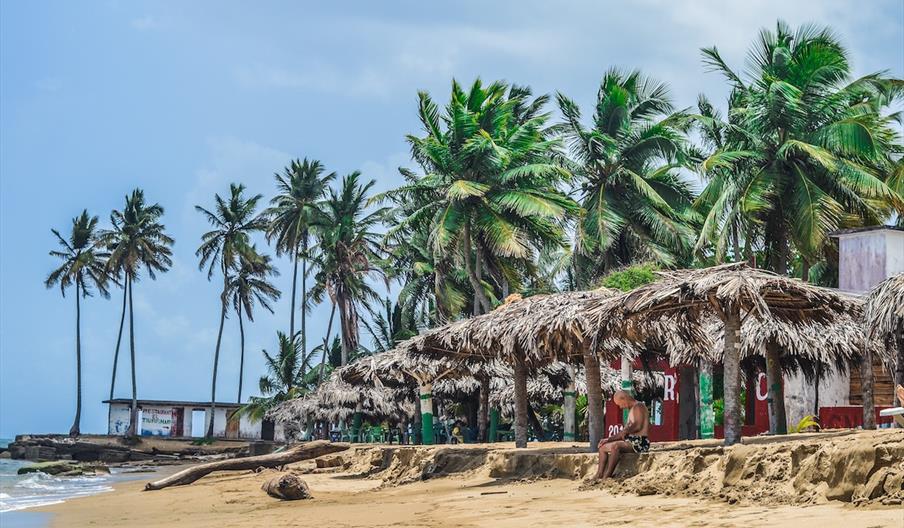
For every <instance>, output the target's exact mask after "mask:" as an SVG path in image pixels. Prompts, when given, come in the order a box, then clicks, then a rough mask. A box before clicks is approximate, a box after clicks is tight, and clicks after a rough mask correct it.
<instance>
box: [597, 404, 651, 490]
mask: <svg viewBox="0 0 904 528" xmlns="http://www.w3.org/2000/svg"><path fill="white" fill-rule="evenodd" d="M612 401H614V402H615V404H616V405H618V406H619V408H621V409H630V411H628V423H627V424H625V426H624V427H623V428H622V430H621V431H619V432H618V433H617V434H614V435H612V436H610V437H609V438H604V439H602V440H600V443H599V446H598V447H599V450H600V465H599V468H597V471H596V476H595V477H594V478H593V480H599V479H607V478H609V477H611V476H612V473H614V472H615V466H616V465H618V459H619V458H620V457H621V454H622V453H646V452H647V451H649V450H650V439H649V438H647V434H648V433H649V430H650V413H649V411H647V406H646V405H644V404H643V403H642V402H639V401H637V400H635V399H634V397H633V396H631V395H630V394H628V393H627V392H625V391H623V390H620V391H616V393H615V394H614V395H613V396H612Z"/></svg>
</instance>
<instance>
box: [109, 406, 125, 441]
mask: <svg viewBox="0 0 904 528" xmlns="http://www.w3.org/2000/svg"><path fill="white" fill-rule="evenodd" d="M128 430H129V406H128V405H127V404H116V405H112V406H111V408H110V417H109V422H108V423H107V433H108V434H111V435H124V434H126V431H128Z"/></svg>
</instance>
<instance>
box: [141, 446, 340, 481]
mask: <svg viewBox="0 0 904 528" xmlns="http://www.w3.org/2000/svg"><path fill="white" fill-rule="evenodd" d="M348 448H349V445H348V444H343V443H330V442H328V441H326V440H316V441H314V442H305V443H301V444H296V445H293V446H290V447H289V448H287V449H286V450H284V451H280V452H278V453H271V454H269V455H260V456H253V457H245V458H233V459H229V460H219V461H216V462H208V463H206V464H198V465H196V466H192V467H189V468H186V469H183V470H182V471H180V472H178V473H175V474H173V475H170V476H169V477H166V478H162V479H160V480H157V481H154V482H148V483H147V484H146V485H145V486H144V489H145V491H153V490H159V489H163V488H168V487H170V486H184V485H186V484H191V483H192V482H194V481H196V480H198V479H200V478H201V477H204V476H205V475H209V474H210V473H213V472H214V471H247V470H253V469H257V468H258V467H268V468H272V467H281V466H285V465H286V464H292V463H295V462H300V461H302V460H308V459H311V458H317V457H319V456H322V455H329V454H331V453H338V452H340V451H345V450H347V449H348Z"/></svg>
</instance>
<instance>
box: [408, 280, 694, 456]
mask: <svg viewBox="0 0 904 528" xmlns="http://www.w3.org/2000/svg"><path fill="white" fill-rule="evenodd" d="M620 296H621V292H618V291H616V290H610V289H605V288H603V289H598V290H593V291H582V292H566V293H555V294H548V295H535V296H532V297H528V298H524V299H521V298H517V299H515V300H512V301H510V302H507V303H505V304H503V305H502V306H499V307H498V308H496V309H495V310H493V311H492V312H490V313H487V314H484V315H480V316H477V317H473V318H470V319H465V320H461V321H457V322H454V323H451V324H448V325H446V326H443V327H440V328H436V329H434V330H431V331H428V332H426V333H424V334H422V335H421V336H419V337H418V338H416V339H415V340H412V341H411V343H410V349H411V350H412V351H415V352H419V353H424V354H429V355H435V356H445V357H449V358H458V359H461V360H463V361H469V362H473V361H478V362H486V361H489V360H492V359H495V358H498V359H501V360H502V361H504V362H505V363H507V364H509V365H511V367H512V370H513V378H512V381H513V384H512V386H513V391H514V400H515V402H516V406H515V409H516V412H515V444H516V446H518V447H525V446H526V445H527V420H528V408H527V401H528V393H527V379H528V377H529V374H530V373H531V372H536V371H537V370H538V369H540V368H541V367H543V366H544V365H548V364H550V363H553V362H561V363H565V364H570V365H581V366H583V367H584V371H585V372H586V373H587V375H586V376H587V378H586V383H587V398H588V408H589V409H590V410H591V411H590V417H589V418H590V419H589V432H590V445H591V447H594V448H595V446H596V443H597V442H598V441H599V439H600V438H601V436H602V429H603V397H602V388H601V387H602V385H601V380H600V378H599V372H600V362H601V361H602V362H604V363H607V362H609V361H612V360H614V359H619V358H622V357H625V358H632V359H633V358H634V357H636V356H638V355H639V354H640V353H641V352H642V351H643V350H644V348H645V347H647V346H649V345H651V344H653V343H652V341H654V339H653V337H654V336H655V337H657V338H658V342H657V343H655V345H656V346H661V347H663V348H664V349H669V348H679V347H680V348H685V347H688V346H693V345H695V344H700V343H702V342H703V341H704V340H703V339H701V338H700V335H702V334H700V333H699V332H697V331H696V328H695V327H693V326H691V325H686V326H679V325H676V324H673V322H672V321H670V320H668V319H663V320H660V321H657V323H656V324H657V325H658V328H657V329H656V330H652V329H651V328H650V327H649V325H645V324H643V323H640V322H637V323H635V324H632V329H631V332H625V333H623V334H621V335H619V336H617V337H615V336H614V335H613V336H610V335H609V334H606V333H599V332H597V330H596V326H595V325H596V321H595V320H594V319H592V318H591V317H590V316H589V313H590V309H591V308H596V309H597V310H600V309H601V307H604V306H617V299H619V297H620ZM695 332H697V333H696V334H695ZM567 392H569V393H570V394H571V395H572V396H570V398H573V394H574V391H573V389H572V390H570V391H567ZM568 403H569V400H568V399H566V407H567V406H568ZM571 404H573V400H572V401H571ZM566 414H568V413H567V412H566Z"/></svg>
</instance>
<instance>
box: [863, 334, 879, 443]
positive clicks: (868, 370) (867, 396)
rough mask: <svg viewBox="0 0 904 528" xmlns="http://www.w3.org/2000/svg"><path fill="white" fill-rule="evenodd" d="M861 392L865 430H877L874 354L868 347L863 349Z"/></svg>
mask: <svg viewBox="0 0 904 528" xmlns="http://www.w3.org/2000/svg"><path fill="white" fill-rule="evenodd" d="M860 390H861V391H862V393H863V428H864V429H875V428H876V408H875V404H874V402H873V354H872V351H871V350H870V348H869V347H868V346H864V347H863V354H862V356H861V358H860Z"/></svg>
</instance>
